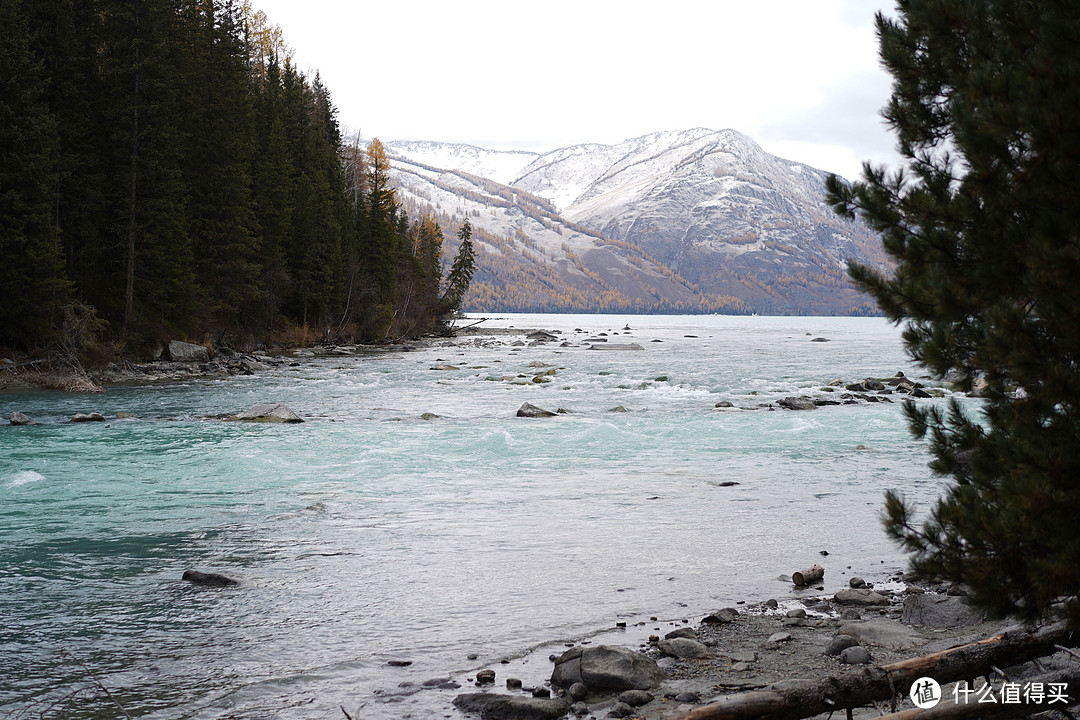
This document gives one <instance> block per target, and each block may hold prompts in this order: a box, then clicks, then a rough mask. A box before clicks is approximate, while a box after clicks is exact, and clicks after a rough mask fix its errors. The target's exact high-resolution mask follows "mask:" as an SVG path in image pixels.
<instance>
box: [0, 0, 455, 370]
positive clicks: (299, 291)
mask: <svg viewBox="0 0 1080 720" xmlns="http://www.w3.org/2000/svg"><path fill="white" fill-rule="evenodd" d="M388 171H389V164H388V161H387V157H386V152H385V149H384V148H383V146H382V145H381V144H380V143H379V141H378V140H374V141H372V142H371V143H370V144H368V145H366V146H361V144H360V143H359V141H358V140H357V141H354V142H352V143H351V144H350V143H349V142H348V141H347V140H346V139H345V138H343V136H342V129H341V127H340V126H339V124H338V120H337V117H336V110H335V107H334V104H333V102H332V99H331V94H330V90H329V89H328V88H327V87H325V86H324V85H323V83H322V82H321V80H320V78H319V76H318V74H316V75H315V76H314V77H308V76H305V74H304V73H302V72H300V71H298V70H297V68H295V67H294V66H293V65H292V64H291V61H290V58H289V52H288V48H287V46H286V45H285V43H284V41H283V39H282V33H281V31H280V28H278V27H276V26H271V25H270V24H269V23H268V22H267V19H266V17H265V15H263V14H262V13H256V12H253V11H252V9H251V7H250V5H249V4H248V3H247V2H234V1H233V0H50V2H30V1H29V0H0V258H2V262H0V298H2V301H0V346H2V347H7V348H10V349H14V350H21V351H27V350H33V349H48V348H50V347H55V346H57V345H58V344H60V345H64V344H66V345H67V346H71V345H72V343H74V344H75V345H76V346H77V348H76V349H77V350H79V351H81V352H84V353H90V354H91V355H92V354H93V352H94V351H95V349H96V351H98V352H101V353H102V354H103V355H104V354H109V353H120V354H124V355H142V354H146V353H149V352H153V351H154V348H156V347H160V346H161V344H162V343H163V342H166V341H167V340H169V339H174V338H181V339H188V340H192V341H195V342H202V343H205V344H208V345H211V346H221V345H230V344H232V345H242V344H252V343H266V342H282V341H285V342H288V341H290V340H292V341H295V342H303V343H310V342H316V341H320V340H341V339H355V340H363V341H376V342H377V341H383V340H392V339H396V338H399V337H404V336H407V335H411V334H416V333H421V332H426V331H430V330H433V329H436V328H437V327H438V326H439V323H440V321H441V319H442V318H445V317H446V316H448V315H449V314H451V313H453V312H454V311H455V310H456V309H457V306H458V305H459V304H460V302H461V298H462V296H463V294H464V292H465V290H466V289H467V287H468V284H469V280H470V278H471V275H472V272H473V269H474V262H473V258H472V254H471V249H472V245H471V243H470V242H469V236H470V233H471V228H470V227H469V225H468V223H467V222H465V223H463V224H461V225H459V231H458V237H457V238H455V243H456V244H457V245H458V247H459V248H460V249H459V253H458V256H457V259H456V260H455V262H454V263H453V266H452V267H451V268H450V270H449V272H448V273H447V277H446V278H445V279H444V278H443V274H444V273H443V266H444V260H443V257H442V255H443V251H442V239H443V238H442V230H441V228H440V226H439V225H438V224H437V223H436V222H435V220H434V219H433V218H432V217H431V216H424V217H415V218H410V217H409V216H408V215H407V213H406V212H405V211H404V210H403V208H402V207H401V205H400V203H399V201H398V199H397V196H396V194H395V191H394V190H393V188H392V187H391V186H390V185H389V180H388ZM91 359H92V358H91Z"/></svg>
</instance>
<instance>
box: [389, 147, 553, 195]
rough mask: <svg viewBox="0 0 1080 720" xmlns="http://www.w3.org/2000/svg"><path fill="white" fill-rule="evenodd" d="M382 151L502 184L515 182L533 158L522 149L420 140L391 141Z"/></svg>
mask: <svg viewBox="0 0 1080 720" xmlns="http://www.w3.org/2000/svg"><path fill="white" fill-rule="evenodd" d="M386 148H387V150H388V151H390V152H391V153H392V154H393V155H397V156H398V157H401V158H405V159H407V160H411V161H413V162H418V163H422V164H424V165H430V166H432V167H437V168H442V169H444V170H461V171H462V172H466V173H469V174H470V175H479V176H480V177H484V178H487V179H489V180H494V181H495V182H497V183H501V184H503V185H509V184H510V183H512V182H513V181H514V180H516V179H517V177H518V176H519V175H520V174H521V171H522V170H523V169H524V168H525V167H526V166H527V165H529V163H531V162H532V161H533V160H535V159H536V157H537V154H536V153H534V152H526V151H524V150H486V149H484V148H480V147H476V146H474V145H463V144H458V143H440V142H430V141H421V140H395V141H392V142H389V143H387V144H386Z"/></svg>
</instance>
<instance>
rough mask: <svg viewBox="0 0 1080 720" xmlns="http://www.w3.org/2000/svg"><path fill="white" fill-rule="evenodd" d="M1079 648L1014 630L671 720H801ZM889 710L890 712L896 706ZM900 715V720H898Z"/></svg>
mask: <svg viewBox="0 0 1080 720" xmlns="http://www.w3.org/2000/svg"><path fill="white" fill-rule="evenodd" d="M1078 644H1080V636H1078V635H1077V634H1076V633H1073V632H1072V631H1071V630H1069V629H1068V626H1067V625H1066V624H1065V623H1055V624H1053V625H1046V626H1043V627H1040V628H1036V629H1034V630H1014V631H1010V632H1005V633H1001V634H999V635H994V636H993V637H989V638H986V639H984V640H979V641H977V642H973V643H969V644H967V645H960V646H959V647H955V648H950V649H948V650H943V651H941V652H936V653H932V654H930V655H923V656H920V657H914V658H910V659H908V660H902V661H900V662H895V663H892V664H889V665H879V666H873V667H865V668H862V669H859V670H854V671H852V672H850V673H846V674H843V675H835V676H832V677H827V678H825V679H823V680H820V681H817V682H810V681H808V682H805V683H800V684H797V685H793V686H790V687H786V688H784V689H777V690H758V691H753V692H746V693H739V694H736V695H729V696H727V697H724V698H721V699H720V700H718V701H717V702H715V703H712V704H710V705H706V706H704V707H700V708H696V709H694V710H691V711H690V712H688V713H685V714H683V715H680V716H678V717H677V718H675V720H754V719H755V718H765V717H767V718H769V720H800V719H801V718H806V717H810V716H812V715H818V714H820V713H829V712H835V711H837V710H841V709H845V708H856V707H862V706H864V705H870V704H872V703H874V702H880V701H890V702H892V701H895V698H896V697H897V695H899V694H906V693H907V692H908V691H909V689H910V688H911V685H912V683H914V682H915V681H916V680H918V679H919V678H922V677H931V678H933V679H934V680H936V681H937V682H938V683H941V684H945V683H949V682H954V681H957V680H966V679H970V678H974V677H978V676H982V675H988V674H990V673H991V671H992V668H994V667H1009V666H1012V665H1018V664H1020V663H1023V662H1027V661H1029V660H1032V659H1034V658H1040V657H1043V656H1045V655H1051V654H1053V653H1054V652H1056V651H1057V650H1058V649H1059V648H1060V647H1075V646H1077V645H1078ZM1078 674H1080V673H1078ZM893 710H894V712H895V706H894V707H893ZM984 710H985V708H984ZM909 712H911V711H909ZM914 712H919V713H925V712H927V711H914ZM944 712H945V711H944V710H943V713H944ZM1028 712H1030V709H1029V710H1028ZM976 714H977V713H976ZM1020 714H1024V713H1020ZM896 715H897V716H898V717H895V718H893V720H948V719H950V718H954V717H955V718H962V717H968V716H967V715H960V714H958V715H955V716H954V715H947V714H942V715H941V716H927V715H917V716H916V715H911V716H910V717H909V716H907V715H905V714H904V713H897V714H896ZM900 715H904V717H902V718H901V717H899V716H900Z"/></svg>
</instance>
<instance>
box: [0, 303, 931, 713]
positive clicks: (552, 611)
mask: <svg viewBox="0 0 1080 720" xmlns="http://www.w3.org/2000/svg"><path fill="white" fill-rule="evenodd" d="M480 327H481V328H503V329H507V328H513V329H514V331H515V332H516V331H517V330H520V329H524V328H541V329H545V330H549V331H553V332H556V333H557V335H558V337H559V341H557V342H553V343H547V344H541V345H535V346H534V345H529V344H528V343H527V341H526V344H525V345H521V344H520V341H523V340H524V338H523V336H522V335H520V334H513V333H510V334H495V333H492V334H483V331H481V334H479V335H476V336H470V337H463V338H458V339H456V340H454V341H453V343H451V344H445V345H440V344H436V345H435V346H432V347H420V348H416V349H412V350H409V351H406V350H401V349H395V350H389V351H387V350H382V351H378V352H372V353H369V354H365V355H361V356H355V357H323V358H315V359H306V360H303V361H302V362H300V363H299V364H298V365H295V366H285V367H280V368H275V369H272V370H269V371H265V372H261V373H258V374H256V375H253V376H249V377H236V378H228V379H219V380H197V381H190V382H183V383H171V384H164V385H155V386H146V385H143V386H125V387H116V386H114V387H110V388H108V389H107V392H105V393H104V394H103V395H65V394H60V393H46V392H17V393H16V392H9V393H2V394H0V414H2V415H3V417H4V418H5V419H6V417H7V415H8V414H9V413H10V412H12V411H14V410H19V411H22V412H25V413H27V414H28V415H30V416H31V417H33V418H34V419H35V420H37V421H39V422H40V423H42V424H41V425H38V426H34V427H8V426H6V424H5V425H4V426H0V617H2V618H3V620H2V624H0V718H5V717H11V718H30V717H33V718H38V717H42V718H91V717H94V718H105V717H120V716H121V715H120V712H119V710H117V709H116V705H117V704H119V705H121V706H123V708H124V709H125V710H126V712H127V713H128V714H130V716H131V717H139V718H152V719H154V720H180V719H191V720H195V719H199V720H202V719H207V720H209V719H211V718H251V719H254V718H281V719H287V720H294V719H307V718H341V717H344V716H343V714H342V713H341V710H340V707H344V708H346V709H347V710H349V712H350V713H351V714H352V715H353V717H364V718H374V719H375V720H389V719H390V718H403V717H415V718H435V717H438V718H442V717H452V718H456V717H459V716H458V715H457V714H456V711H455V710H454V709H453V708H452V707H451V705H450V702H451V700H452V699H453V697H454V695H455V692H454V691H453V690H446V689H423V690H418V689H417V688H418V687H419V686H421V685H422V683H423V682H424V681H425V680H429V679H432V678H445V679H450V680H453V681H455V682H458V683H460V684H461V685H463V686H464V687H468V678H470V677H472V676H473V675H474V674H475V672H476V671H477V670H479V669H482V668H486V667H492V668H495V669H496V670H497V672H498V673H499V676H500V678H502V677H505V675H506V674H507V673H508V672H509V673H511V674H513V675H516V676H518V677H521V678H522V679H523V680H525V683H526V685H529V684H541V683H543V682H544V681H545V680H546V679H547V677H548V676H549V675H550V664H549V662H548V659H547V658H548V654H549V652H551V651H552V650H551V648H553V647H554V648H561V647H562V643H563V642H564V641H573V640H580V639H582V638H586V637H590V636H594V635H596V634H597V633H608V635H611V637H610V638H609V637H608V635H602V637H604V638H607V639H610V640H612V641H613V642H627V643H631V642H634V640H635V637H634V635H633V633H634V632H635V631H634V628H635V626H636V623H637V622H639V621H641V620H642V619H646V620H647V619H648V618H649V617H650V616H655V617H658V618H660V620H661V621H663V620H672V619H690V620H691V621H696V619H700V616H701V615H702V613H705V612H707V611H710V610H715V609H717V608H719V607H723V606H727V605H731V604H733V603H736V602H738V601H742V600H745V601H747V602H756V601H759V600H763V599H766V598H769V597H777V598H780V599H781V600H783V599H785V598H790V597H792V596H793V590H792V589H791V586H790V584H789V583H783V582H780V581H779V580H777V577H778V576H779V575H781V574H790V573H791V572H792V571H794V570H798V569H802V568H803V567H808V566H809V565H812V564H814V563H815V562H820V563H822V564H823V565H824V566H825V567H826V580H825V591H831V590H834V589H836V588H839V587H840V586H842V585H844V584H845V583H846V575H850V574H851V573H854V572H858V573H859V574H861V575H863V576H864V577H866V578H867V579H873V578H878V579H880V578H884V577H885V576H886V575H887V574H888V573H890V572H893V571H895V570H896V569H897V568H900V567H902V565H903V557H902V555H901V554H900V553H899V551H898V550H897V548H895V547H894V546H893V545H892V544H891V543H890V542H889V541H888V539H887V538H886V537H885V535H884V533H883V531H882V529H881V524H880V522H879V513H880V508H881V505H882V494H883V493H884V491H885V490H886V489H888V488H898V489H900V490H902V491H903V492H904V493H905V494H906V495H907V496H908V497H909V498H911V499H913V500H915V501H916V503H917V504H918V505H919V507H921V508H923V509H925V508H926V507H927V506H928V504H929V503H930V502H931V501H932V500H933V499H934V498H935V497H936V496H937V495H938V494H939V492H940V489H941V481H940V480H938V479H936V478H934V477H933V476H932V475H931V474H930V472H929V470H928V469H927V468H926V461H927V451H926V447H925V445H924V444H923V443H921V442H918V441H915V440H913V439H912V438H911V437H910V435H909V433H908V431H907V427H906V423H905V421H904V418H903V414H902V411H901V406H900V404H899V402H897V403H894V404H887V403H878V404H860V405H851V406H847V405H840V406H830V407H821V408H818V409H816V410H813V411H781V410H776V411H770V410H766V409H756V410H744V411H738V410H719V409H716V408H715V405H716V403H717V402H720V401H725V400H726V401H729V402H731V403H732V404H733V405H734V406H735V407H736V408H739V407H742V408H752V407H754V406H757V405H759V404H763V403H770V402H775V401H776V400H778V399H781V398H783V397H785V396H788V395H795V394H811V395H815V396H825V393H823V392H822V390H821V388H822V387H823V386H825V385H826V384H827V383H829V382H830V381H832V380H833V379H835V378H843V379H844V380H845V381H848V382H851V381H854V380H858V379H861V378H864V377H867V376H876V377H882V376H892V375H894V374H895V373H896V372H897V371H900V370H902V371H904V372H906V373H907V374H908V375H909V376H912V377H917V376H918V375H919V372H918V370H917V369H916V368H914V367H913V366H912V365H910V364H909V362H908V361H907V359H906V357H905V355H904V353H903V350H902V348H901V344H900V339H899V330H898V329H897V328H895V327H893V326H891V325H889V324H888V323H887V322H886V321H884V320H882V319H875V318H774V317H725V316H688V317H682V316H680V317H670V316H648V317H638V316H603V315H599V316H597V315H593V316H585V315H581V316H571V315H535V316H527V315H509V316H502V317H499V318H494V319H491V320H488V321H486V322H485V323H483V324H482V325H481V326H480ZM626 327H629V328H630V329H629V330H626V329H624V328H626ZM599 333H607V335H606V339H607V340H608V343H609V345H611V344H616V343H637V344H638V345H640V346H641V348H642V349H640V350H622V351H620V350H600V349H589V348H590V344H589V343H587V342H585V340H586V338H588V337H600V336H599V335H598V334H599ZM815 337H824V338H828V340H829V342H812V339H813V338H815ZM515 341H519V344H518V345H514V344H513V343H515ZM563 341H566V342H567V343H569V345H568V346H565V347H563V346H560V345H561V343H562V342H563ZM654 341H660V342H654ZM594 344H596V345H599V344H600V343H594ZM534 364H547V365H550V366H551V367H554V368H555V374H554V375H553V376H548V377H549V379H550V382H548V383H544V384H538V383H533V382H531V380H532V378H533V376H534V375H535V374H536V373H537V372H544V371H546V370H547V369H548V368H547V367H544V368H538V367H536V366H535V365H534ZM435 366H452V367H454V368H457V369H440V370H434V369H432V368H433V367H435ZM518 375H522V376H523V377H522V378H521V380H523V381H530V382H525V383H524V384H514V382H512V381H509V380H505V379H503V378H504V377H513V378H514V379H517V376H518ZM526 401H528V402H531V403H533V404H535V405H538V406H540V407H544V408H548V409H550V410H555V409H557V408H565V409H568V410H570V411H571V412H570V413H567V414H564V415H560V416H558V417H553V418H546V419H524V418H517V417H515V412H516V410H517V408H518V407H519V406H520V405H521V404H522V403H523V402H526ZM263 402H284V403H285V404H287V405H289V406H290V407H291V408H293V409H294V410H295V411H296V412H297V413H299V414H300V415H302V416H303V417H304V418H305V419H306V420H307V422H305V423H303V424H300V425H285V426H282V425H255V424H243V423H225V422H221V421H220V420H217V419H213V418H212V417H211V416H219V415H222V414H227V413H234V412H238V411H241V410H245V409H247V408H248V407H250V406H252V405H255V404H258V403H263ZM922 402H943V400H925V401H922ZM619 405H621V406H623V407H624V408H625V409H626V410H627V412H618V413H613V412H609V410H611V409H612V408H613V407H615V406H619ZM95 410H96V411H100V412H102V413H105V414H106V415H109V416H110V417H109V422H107V423H91V424H71V423H70V422H68V420H69V419H70V417H71V416H72V415H73V414H74V413H76V412H89V411H95ZM118 412H123V413H129V414H130V415H132V416H134V417H130V418H127V417H125V418H124V419H118V418H117V417H115V415H116V413H118ZM424 413H433V414H435V415H437V416H439V417H437V418H434V419H422V418H421V416H422V415H423V414H424ZM732 482H734V483H738V484H736V485H731V484H730V483H732ZM822 550H825V551H827V552H828V553H829V555H828V556H827V557H823V556H822V555H820V554H819V552H820V551H822ZM849 568H851V569H849ZM187 569H198V570H202V571H210V572H218V573H223V574H225V575H228V576H230V577H234V578H236V579H238V580H239V581H240V584H239V585H238V586H237V587H233V588H224V589H213V588H203V587H196V586H194V585H191V584H189V583H186V582H184V581H182V580H181V575H182V574H183V572H184V571H185V570H187ZM845 573H846V575H845ZM617 622H626V623H627V624H628V625H629V626H630V628H631V629H630V630H626V631H622V630H620V631H615V630H612V629H613V628H614V626H615V624H616V623H617ZM620 634H621V635H622V637H621V638H620ZM470 655H475V656H476V657H475V659H469V656H470ZM391 660H400V661H407V662H410V663H411V664H410V665H408V666H405V667H395V666H391V665H388V662H389V661H391ZM503 660H508V661H509V664H505V663H503V662H502V661H503ZM500 668H501V669H500ZM410 683H411V684H412V685H410ZM106 691H107V692H106Z"/></svg>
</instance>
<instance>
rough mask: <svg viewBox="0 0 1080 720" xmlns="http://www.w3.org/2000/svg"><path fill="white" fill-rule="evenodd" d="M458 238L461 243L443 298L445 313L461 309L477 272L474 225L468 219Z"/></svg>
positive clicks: (443, 310)
mask: <svg viewBox="0 0 1080 720" xmlns="http://www.w3.org/2000/svg"><path fill="white" fill-rule="evenodd" d="M458 239H459V240H461V245H460V246H459V247H458V252H457V255H456V256H455V257H454V262H453V264H452V265H451V266H450V274H449V275H447V277H446V289H445V290H444V291H443V295H442V298H441V304H442V308H441V309H442V312H443V314H444V315H445V314H450V313H455V312H457V311H458V310H460V309H461V300H462V298H464V297H465V293H466V291H468V289H469V283H470V282H471V281H472V276H473V273H475V272H476V258H475V252H474V250H473V245H472V225H470V224H469V221H468V220H466V221H465V223H464V224H463V225H462V226H461V230H459V231H458Z"/></svg>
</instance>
